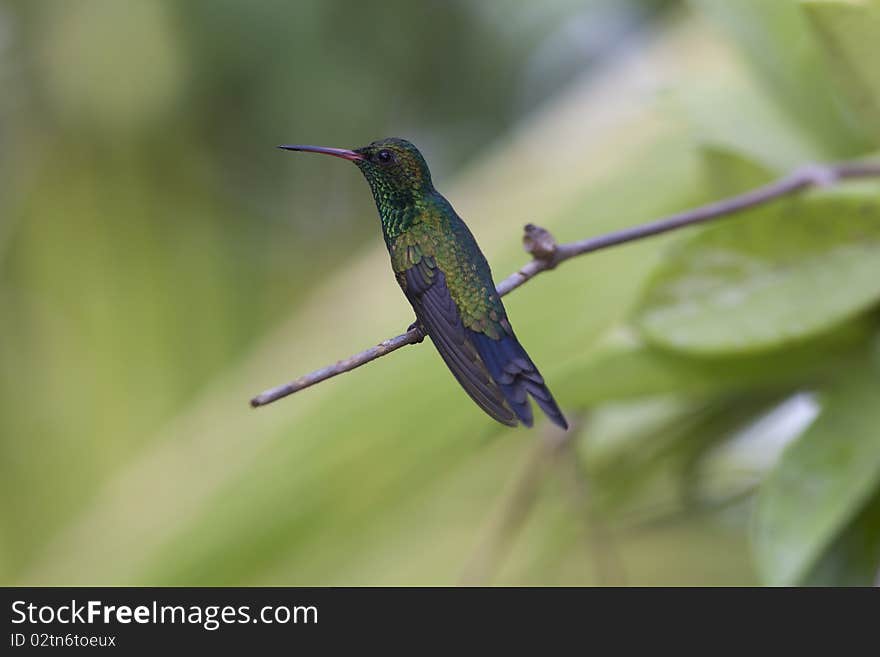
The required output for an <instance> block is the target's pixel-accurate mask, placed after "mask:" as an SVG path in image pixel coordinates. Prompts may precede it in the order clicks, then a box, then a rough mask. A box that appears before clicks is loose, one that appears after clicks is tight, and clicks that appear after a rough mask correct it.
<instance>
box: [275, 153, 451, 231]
mask: <svg viewBox="0 0 880 657" xmlns="http://www.w3.org/2000/svg"><path fill="white" fill-rule="evenodd" d="M278 148H282V149H284V150H289V151H305V152H308V153H322V154H324V155H332V156H334V157H341V158H343V159H345V160H350V161H351V162H354V163H355V164H356V165H357V167H358V169H360V170H361V173H363V174H364V177H365V178H366V179H367V182H368V183H369V184H370V189H372V191H373V198H375V200H376V205H377V206H378V208H379V212H380V214H382V215H385V214H386V213H389V212H400V211H402V210H405V209H407V208H410V207H412V206H417V205H419V201H420V199H421V198H422V197H423V196H424V195H425V194H427V193H430V192H432V191H433V190H434V186H433V184H432V182H431V172H430V171H429V170H428V165H427V163H426V162H425V158H423V157H422V154H421V153H420V152H419V149H418V148H416V147H415V146H413V145H412V144H411V143H410V142H408V141H406V140H405V139H399V138H397V137H389V138H387V139H380V140H378V141H374V142H373V143H371V144H369V145H368V146H363V147H361V148H356V149H354V150H347V149H344V148H327V147H324V146H299V145H297V146H279V147H278Z"/></svg>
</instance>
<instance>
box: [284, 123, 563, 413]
mask: <svg viewBox="0 0 880 657" xmlns="http://www.w3.org/2000/svg"><path fill="white" fill-rule="evenodd" d="M278 148H282V149H284V150H289V151H305V152H309V153H322V154H324V155H333V156H335V157H341V158H343V159H345V160H350V161H352V162H354V163H355V164H356V165H357V167H358V168H359V169H360V170H361V173H363V175H364V177H365V178H366V179H367V182H368V183H369V184H370V189H371V190H372V192H373V198H374V199H375V201H376V207H377V209H378V210H379V218H380V219H381V220H382V233H383V235H384V237H385V244H386V246H387V247H388V253H389V254H390V255H391V267H392V269H393V270H394V274H395V276H396V277H397V282H398V283H399V284H400V287H401V288H402V289H403V293H404V294H405V295H406V298H407V299H408V300H409V302H410V304H411V305H412V307H413V310H415V313H416V320H417V321H416V324H415V325H418V326H420V327H421V328H422V331H423V332H424V333H426V334H427V335H428V336H429V337H430V338H431V341H432V342H433V343H434V346H435V347H436V348H437V351H439V352H440V356H442V357H443V360H444V361H445V362H446V365H447V366H448V367H449V369H450V370H451V371H452V374H453V375H455V378H456V379H457V380H458V382H459V383H460V384H461V387H462V388H464V389H465V391H466V392H467V393H468V394H469V395H470V396H471V399H473V400H474V401H475V402H476V403H477V405H478V406H479V407H480V408H482V409H483V410H484V411H485V412H486V413H488V414H489V415H490V416H491V417H493V418H494V419H496V420H498V421H499V422H501V423H502V424H506V425H508V426H517V424H518V423H519V422H522V423H523V424H524V425H526V426H529V427H530V426H532V407H531V404H530V403H529V400H528V396H529V395H530V396H531V397H532V398H534V400H535V402H537V404H538V406H540V407H541V409H543V411H544V413H546V414H547V417H549V418H550V420H552V421H553V422H554V423H556V424H557V425H559V426H560V427H562V428H563V429H567V428H568V422H566V420H565V417H564V416H563V414H562V411H560V410H559V406H557V405H556V401H555V400H554V399H553V395H551V394H550V390H548V388H547V386H546V385H545V383H544V379H543V377H542V376H541V375H540V373H539V372H538V368H537V367H535V364H534V363H533V362H532V359H531V358H529V355H528V354H527V353H526V351H525V349H523V347H522V345H520V343H519V341H518V340H517V339H516V335H515V334H514V332H513V328H512V327H511V326H510V322H509V321H508V319H507V313H506V312H505V310H504V305H503V304H502V303H501V299H500V298H499V296H498V293H497V292H496V291H495V283H494V282H493V279H492V271H491V270H490V269H489V263H488V262H486V257H485V256H484V255H483V252H482V251H480V247H479V246H478V245H477V241H476V240H475V239H474V236H473V235H472V234H471V231H470V230H469V229H468V227H467V225H466V224H465V223H464V221H462V219H461V217H459V216H458V214H457V213H456V212H455V210H454V209H453V208H452V205H451V204H450V203H449V201H447V200H446V199H445V198H444V197H443V196H441V195H440V193H439V192H438V191H437V190H436V189H434V185H433V183H432V182H431V172H430V171H429V170H428V165H427V164H426V162H425V159H424V158H423V157H422V154H421V153H420V152H419V150H418V149H417V148H416V147H415V146H413V145H412V144H411V143H410V142H408V141H406V140H405V139H399V138H389V139H382V140H379V141H374V142H373V143H372V144H370V145H369V146H364V147H363V148H356V149H354V150H348V149H344V148H327V147H324V146H302V145H293V146H279V147H278Z"/></svg>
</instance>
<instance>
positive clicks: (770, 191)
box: [251, 162, 880, 408]
mask: <svg viewBox="0 0 880 657" xmlns="http://www.w3.org/2000/svg"><path fill="white" fill-rule="evenodd" d="M874 177H880V162H843V163H840V164H827V165H823V164H811V165H807V166H805V167H802V168H800V169H797V170H796V171H795V172H794V173H792V174H790V175H788V176H786V177H784V178H780V179H779V180H776V181H774V182H771V183H769V184H767V185H764V186H763V187H758V188H756V189H753V190H751V191H748V192H745V193H743V194H739V195H738V196H732V197H730V198H727V199H724V200H721V201H717V202H715V203H710V204H708V205H704V206H701V207H699V208H695V209H693V210H688V211H686V212H681V213H679V214H674V215H671V216H669V217H665V218H663V219H658V220H657V221H652V222H649V223H646V224H641V225H639V226H633V227H631V228H624V229H623V230H617V231H613V232H611V233H606V234H605V235H599V236H598V237H590V238H587V239H584V240H580V241H577V242H568V243H566V244H557V243H556V241H555V240H554V239H553V236H552V235H551V234H550V233H549V232H548V231H546V230H545V229H543V228H540V227H538V226H534V225H532V224H528V225H527V226H526V227H525V235H524V237H523V243H524V246H525V249H526V251H527V252H529V253H530V254H531V255H532V260H531V261H530V262H528V263H526V264H525V265H524V266H523V267H522V268H521V269H520V270H519V271H516V272H514V273H513V274H511V275H510V276H508V277H507V278H505V279H504V280H503V281H501V282H500V283H498V285H497V286H496V289H497V291H498V294H499V296H504V295H505V294H509V293H510V292H512V291H513V290H515V289H516V288H518V287H519V286H520V285H522V284H523V283H525V282H526V281H528V280H531V279H532V278H534V277H535V276H537V275H538V274H540V273H541V272H543V271H547V270H550V269H554V268H555V267H557V266H558V265H560V264H562V263H563V262H565V261H566V260H570V259H572V258H575V257H577V256H581V255H584V254H586V253H592V252H593V251H599V250H601V249H607V248H609V247H612V246H617V245H619V244H626V243H627V242H634V241H636V240H641V239H645V238H646V237H652V236H654V235H660V234H661V233H668V232H670V231H673V230H678V229H679V228H685V227H687V226H693V225H695V224H701V223H705V222H709V221H713V220H715V219H719V218H722V217H725V216H728V215H731V214H734V213H737V212H741V211H742V210H747V209H749V208H754V207H757V206H760V205H764V204H766V203H769V202H770V201H773V200H775V199H778V198H782V197H784V196H790V195H792V194H795V193H797V192H800V191H803V190H805V189H808V188H811V187H828V186H830V185H833V184H836V183H838V182H840V181H841V180H849V179H855V178H874ZM424 339H425V336H424V334H423V333H422V331H421V329H419V328H418V327H415V326H414V327H410V329H409V330H408V331H407V332H406V333H402V334H401V335H398V336H395V337H393V338H389V339H388V340H384V341H382V342H380V343H379V344H378V345H376V346H375V347H370V348H369V349H367V350H365V351H362V352H360V353H357V354H355V355H353V356H351V357H350V358H346V359H344V360H340V361H337V362H336V363H334V364H333V365H328V366H327V367H322V368H321V369H319V370H315V371H314V372H310V373H309V374H306V375H305V376H301V377H299V378H298V379H296V380H295V381H291V382H290V383H286V384H284V385H280V386H278V387H276V388H271V389H270V390H266V391H265V392H262V393H260V394H259V395H257V396H256V397H254V398H253V399H251V406H253V407H255V408H256V407H258V406H265V405H266V404H270V403H272V402H274V401H277V400H279V399H281V398H282V397H286V396H287V395H291V394H293V393H295V392H299V391H300V390H302V389H304V388H308V387H310V386H313V385H315V384H316V383H321V382H322V381H326V380H327V379H330V378H332V377H334V376H337V375H339V374H343V373H344V372H350V371H351V370H353V369H355V368H358V367H360V366H361V365H366V364H367V363H369V362H370V361H373V360H376V359H377V358H380V357H381V356H386V355H388V354H390V353H391V352H393V351H397V350H398V349H400V348H401V347H405V346H406V345H410V344H417V343H419V342H421V341H422V340H424Z"/></svg>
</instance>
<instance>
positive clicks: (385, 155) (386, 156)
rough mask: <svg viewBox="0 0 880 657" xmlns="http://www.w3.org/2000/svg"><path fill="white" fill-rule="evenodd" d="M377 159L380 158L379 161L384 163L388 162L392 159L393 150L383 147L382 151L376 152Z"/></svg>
mask: <svg viewBox="0 0 880 657" xmlns="http://www.w3.org/2000/svg"><path fill="white" fill-rule="evenodd" d="M376 159H377V160H379V162H381V163H382V164H388V163H389V162H390V161H391V159H392V155H391V151H389V150H386V149H384V148H383V149H382V150H381V151H379V152H378V153H376Z"/></svg>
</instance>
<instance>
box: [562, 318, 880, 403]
mask: <svg viewBox="0 0 880 657" xmlns="http://www.w3.org/2000/svg"><path fill="white" fill-rule="evenodd" d="M872 331H873V324H872V323H870V322H867V321H865V322H854V323H849V324H847V325H846V326H844V327H842V328H841V329H839V330H837V331H834V332H832V333H831V334H829V335H823V336H821V337H819V338H817V339H814V340H809V341H807V342H804V343H803V344H796V345H791V346H787V347H785V348H783V349H779V350H775V351H773V352H770V353H766V354H755V355H750V354H747V355H737V356H719V357H708V358H706V357H698V356H693V355H690V354H685V353H679V352H672V351H667V350H663V349H659V348H657V347H654V346H651V345H649V344H645V343H644V342H641V341H639V340H638V339H637V338H635V337H630V336H625V337H624V336H623V335H621V336H620V337H618V339H617V340H615V341H613V342H609V343H607V344H605V345H604V346H603V347H602V348H600V349H599V350H597V351H594V352H592V353H590V354H588V355H587V356H585V357H580V358H575V359H574V360H573V361H572V362H571V364H570V366H569V367H568V369H567V370H566V371H565V372H564V373H561V375H559V376H557V379H559V380H561V381H562V386H564V387H565V388H566V389H567V390H568V391H569V392H568V396H569V398H570V400H571V401H570V403H573V404H577V405H579V406H581V407H587V406H593V405H595V404H599V403H603V402H607V401H614V400H630V399H638V398H643V397H652V396H661V395H671V394H674V395H683V396H688V397H692V398H694V397H707V396H710V395H716V394H719V393H731V392H734V393H735V392H755V391H766V392H770V391H778V390H782V389H785V388H786V387H792V386H795V387H800V386H803V385H805V384H809V383H813V382H817V381H821V380H823V379H824V378H825V377H826V376H828V375H829V374H830V373H833V372H834V371H837V370H840V369H844V368H847V367H850V366H851V365H852V363H853V362H854V360H855V359H856V358H858V357H859V356H858V354H860V353H861V347H862V345H863V344H864V343H865V341H866V340H867V339H868V337H869V336H870V335H871V332H872Z"/></svg>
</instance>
